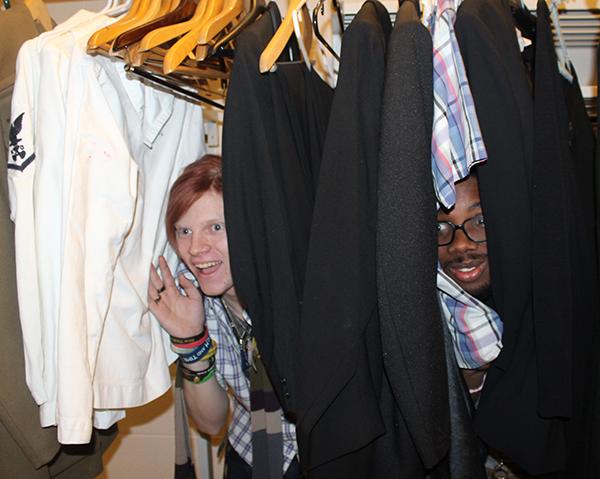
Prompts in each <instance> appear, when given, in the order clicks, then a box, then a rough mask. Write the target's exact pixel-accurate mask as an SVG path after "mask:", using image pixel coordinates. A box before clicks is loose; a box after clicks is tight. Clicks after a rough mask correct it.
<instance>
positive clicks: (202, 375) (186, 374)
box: [180, 357, 217, 384]
mask: <svg viewBox="0 0 600 479" xmlns="http://www.w3.org/2000/svg"><path fill="white" fill-rule="evenodd" d="M180 366H181V376H182V377H183V379H185V380H187V381H190V382H192V383H194V384H201V383H205V382H207V381H208V380H209V379H210V378H212V377H213V376H214V375H215V371H216V369H217V368H216V366H215V358H214V357H213V358H211V359H210V362H209V366H208V367H207V368H205V369H203V370H202V371H192V370H191V369H188V368H186V367H185V366H184V365H183V364H181V365H180Z"/></svg>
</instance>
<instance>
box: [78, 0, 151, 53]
mask: <svg viewBox="0 0 600 479" xmlns="http://www.w3.org/2000/svg"><path fill="white" fill-rule="evenodd" d="M161 5H162V2H161V0H137V1H134V2H133V5H132V6H131V9H130V10H129V12H128V13H127V14H126V15H125V16H124V17H123V18H121V19H120V20H117V21H116V22H115V23H113V24H112V25H109V26H107V27H104V28H102V29H100V30H98V31H97V32H96V33H94V34H93V35H92V36H91V37H90V39H89V40H88V48H89V49H91V50H93V49H96V48H98V47H99V46H100V45H103V44H105V43H109V42H111V41H113V40H114V39H115V38H117V37H118V36H119V35H120V34H121V33H124V32H126V31H127V30H131V29H132V28H135V27H137V26H139V25H143V24H144V23H146V22H148V21H149V20H151V19H152V18H154V17H155V16H156V14H157V13H158V11H159V10H160V7H161Z"/></svg>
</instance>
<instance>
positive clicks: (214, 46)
mask: <svg viewBox="0 0 600 479" xmlns="http://www.w3.org/2000/svg"><path fill="white" fill-rule="evenodd" d="M265 10H266V7H265V4H264V1H263V0H250V7H249V9H248V14H247V15H246V16H245V17H243V18H241V19H240V21H239V22H238V23H236V24H235V25H234V26H233V28H232V29H231V30H230V31H229V32H227V33H226V34H225V35H224V36H222V37H220V38H219V39H218V40H215V41H214V43H213V42H211V44H210V45H209V48H208V54H207V57H208V56H211V55H214V54H215V53H216V52H217V51H219V50H220V49H221V48H224V47H225V46H226V45H228V44H229V43H230V42H232V41H233V40H235V38H237V36H238V35H239V34H240V33H241V32H242V30H243V29H244V28H246V27H247V26H248V25H250V24H251V23H254V21H255V20H256V19H257V18H258V17H259V15H261V14H262V13H264V12H265Z"/></svg>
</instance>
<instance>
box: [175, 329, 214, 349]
mask: <svg viewBox="0 0 600 479" xmlns="http://www.w3.org/2000/svg"><path fill="white" fill-rule="evenodd" d="M207 337H208V328H207V327H206V326H205V327H204V328H203V329H202V332H200V334H197V335H196V336H190V337H189V338H178V337H177V336H170V338H171V344H175V345H177V346H180V347H189V346H188V345H189V344H192V343H197V342H200V343H201V342H203V341H206V338H207Z"/></svg>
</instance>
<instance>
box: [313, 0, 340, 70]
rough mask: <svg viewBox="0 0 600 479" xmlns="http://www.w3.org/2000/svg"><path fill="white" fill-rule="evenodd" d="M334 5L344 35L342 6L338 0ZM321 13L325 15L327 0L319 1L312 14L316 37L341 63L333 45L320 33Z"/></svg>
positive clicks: (334, 1)
mask: <svg viewBox="0 0 600 479" xmlns="http://www.w3.org/2000/svg"><path fill="white" fill-rule="evenodd" d="M332 3H333V8H334V10H335V11H336V12H337V17H338V21H339V22H340V30H341V32H342V33H344V19H343V18H342V12H341V10H340V4H339V3H338V1H337V0H332ZM319 11H321V15H324V14H325V0H319V1H318V2H317V5H316V6H315V8H314V10H313V13H312V23H313V30H314V32H315V36H316V37H317V39H318V40H319V41H320V42H321V43H322V44H323V46H324V47H325V48H327V50H328V51H329V53H331V54H332V55H333V57H334V58H335V59H336V60H337V61H338V62H339V61H340V56H339V55H338V54H337V53H336V52H335V50H334V49H333V48H332V47H331V45H329V43H327V40H325V38H323V35H321V32H320V31H319Z"/></svg>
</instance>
